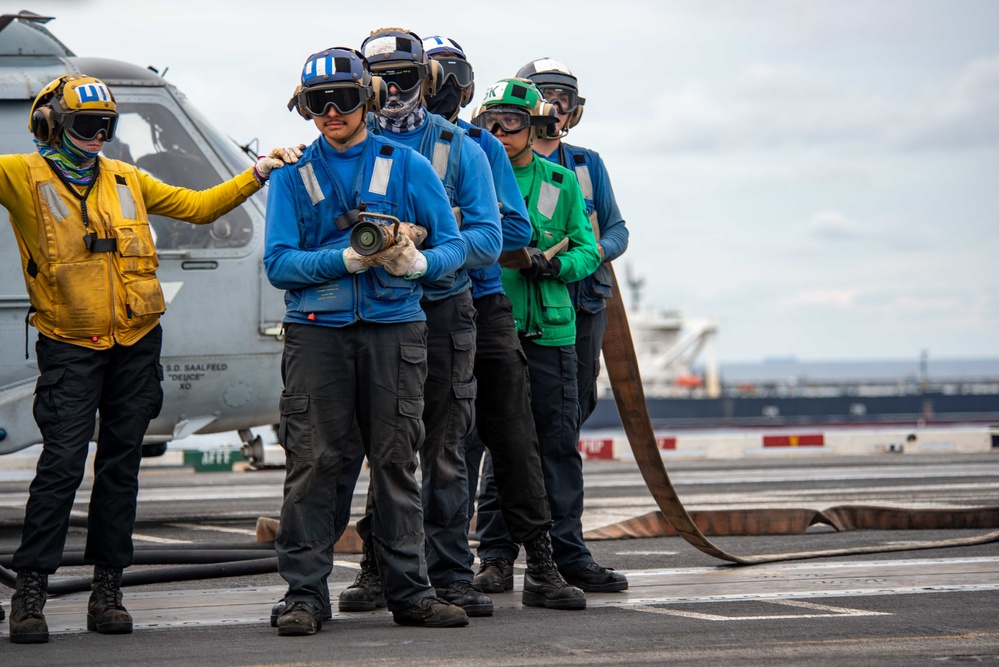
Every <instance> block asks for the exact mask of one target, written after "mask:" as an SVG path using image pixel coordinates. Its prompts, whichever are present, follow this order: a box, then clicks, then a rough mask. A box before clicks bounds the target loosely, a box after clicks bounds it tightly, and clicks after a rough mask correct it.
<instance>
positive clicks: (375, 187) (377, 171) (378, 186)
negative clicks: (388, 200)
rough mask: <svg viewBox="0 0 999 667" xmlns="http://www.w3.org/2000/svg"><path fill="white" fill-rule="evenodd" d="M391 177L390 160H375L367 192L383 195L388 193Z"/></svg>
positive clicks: (380, 158)
mask: <svg viewBox="0 0 999 667" xmlns="http://www.w3.org/2000/svg"><path fill="white" fill-rule="evenodd" d="M390 176H392V160H390V159H389V158H384V157H376V158H375V167H374V169H372V170H371V183H370V184H368V192H373V193H374V194H376V195H384V194H385V193H386V192H388V184H389V177H390Z"/></svg>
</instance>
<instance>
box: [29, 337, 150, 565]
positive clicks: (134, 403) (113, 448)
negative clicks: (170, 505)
mask: <svg viewBox="0 0 999 667" xmlns="http://www.w3.org/2000/svg"><path fill="white" fill-rule="evenodd" d="M162 343H163V330H162V329H161V328H160V326H159V325H157V326H156V328H155V329H153V330H152V331H150V332H149V333H148V334H146V335H145V336H144V337H143V338H142V339H141V340H139V341H138V342H136V343H135V344H134V345H131V346H128V347H126V346H124V345H115V346H114V347H112V348H110V349H107V350H92V349H90V348H85V347H80V346H79V345H73V344H71V343H64V342H61V341H57V340H53V339H51V338H48V337H46V336H43V335H39V337H38V342H37V344H36V345H35V350H36V353H37V356H38V370H39V372H40V376H39V378H38V383H37V385H36V387H35V403H34V414H35V422H36V423H37V424H38V428H39V430H40V431H41V433H42V439H43V444H42V454H41V456H40V457H39V459H38V468H37V471H36V473H35V478H34V480H33V481H32V482H31V487H30V489H29V492H28V494H29V495H28V504H27V507H26V508H25V513H24V527H23V529H22V533H21V546H20V547H18V549H17V551H16V552H15V553H14V558H13V561H12V567H13V569H14V570H16V571H27V570H34V571H38V572H41V573H43V574H52V573H53V572H55V571H56V568H57V567H59V563H60V562H61V561H62V551H63V547H64V546H65V545H66V533H67V531H68V530H69V515H70V511H71V510H72V509H73V499H74V498H75V496H76V491H77V489H78V488H79V487H80V483H81V482H82V481H83V474H84V470H85V468H86V465H87V454H88V450H89V444H90V441H91V440H92V439H93V436H94V430H95V427H96V413H97V411H98V410H100V415H101V421H100V432H99V433H98V434H97V453H96V458H95V459H94V486H93V489H92V490H91V492H90V509H89V512H88V515H87V545H86V550H85V553H84V559H85V560H86V562H87V563H93V564H94V565H102V566H104V567H113V568H118V567H121V568H124V567H128V566H129V565H131V564H132V529H133V527H134V525H135V508H136V496H137V494H138V492H139V464H140V462H141V460H142V438H143V436H144V435H145V433H146V428H148V426H149V422H150V420H152V419H153V418H154V417H156V416H157V415H158V414H159V412H160V407H162V405H163V388H162V385H161V381H162V379H163V369H162V367H161V366H160V348H161V346H162Z"/></svg>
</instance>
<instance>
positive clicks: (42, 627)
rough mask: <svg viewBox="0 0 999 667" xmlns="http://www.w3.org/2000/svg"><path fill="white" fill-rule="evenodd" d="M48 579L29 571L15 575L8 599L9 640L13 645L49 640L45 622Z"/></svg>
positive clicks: (45, 576) (38, 573)
mask: <svg viewBox="0 0 999 667" xmlns="http://www.w3.org/2000/svg"><path fill="white" fill-rule="evenodd" d="M48 586H49V577H48V575H47V574H42V573H41V572H32V571H30V570H28V571H24V572H18V573H17V584H16V588H15V589H14V595H12V596H11V598H10V640H11V641H12V642H14V643H15V644H41V643H43V642H47V641H48V640H49V625H48V623H46V622H45V614H43V613H42V609H43V608H44V607H45V598H46V592H45V591H46V589H47V588H48Z"/></svg>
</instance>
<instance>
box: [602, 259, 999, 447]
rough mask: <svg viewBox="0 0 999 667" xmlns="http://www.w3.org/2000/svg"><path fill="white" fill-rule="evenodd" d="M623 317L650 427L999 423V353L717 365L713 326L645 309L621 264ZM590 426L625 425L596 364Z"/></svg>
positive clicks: (637, 285)
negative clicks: (626, 305) (626, 302)
mask: <svg viewBox="0 0 999 667" xmlns="http://www.w3.org/2000/svg"><path fill="white" fill-rule="evenodd" d="M626 275H627V281H628V287H629V289H630V292H631V308H630V309H629V311H628V323H629V325H630V328H631V334H632V338H633V340H634V343H635V354H636V356H637V358H638V367H639V369H640V371H641V374H642V384H643V386H644V390H645V397H646V402H647V404H648V408H649V416H650V417H651V419H652V425H653V427H654V428H656V429H660V430H664V429H692V428H694V429H713V428H746V427H792V426H849V425H855V426H862V425H863V426H871V425H874V426H898V425H911V426H926V425H943V424H975V423H996V424H999V359H960V360H936V359H935V360H934V361H933V363H932V364H931V363H930V361H929V358H928V354H927V353H926V352H924V353H923V354H922V355H921V357H920V358H919V359H918V360H912V361H903V360H899V361H851V362H803V361H797V360H796V359H793V358H788V359H773V360H767V361H764V362H761V363H726V364H724V365H719V363H718V360H717V356H716V349H715V342H716V338H717V335H718V324H717V323H716V322H714V321H712V320H706V319H686V318H684V317H683V316H682V315H681V314H680V313H679V312H678V311H675V310H674V311H657V310H654V309H643V308H642V307H641V299H640V297H641V287H642V283H643V281H641V280H639V279H636V278H634V277H633V276H632V274H631V271H630V269H629V270H627V271H626ZM597 387H598V396H599V399H598V401H597V407H596V409H595V410H594V412H593V414H592V415H591V416H590V418H589V419H588V420H587V421H586V423H585V424H584V425H583V427H584V429H586V430H603V429H619V428H621V420H620V417H619V416H618V412H617V406H616V405H615V403H614V396H613V393H612V392H611V388H610V385H609V383H608V382H607V377H606V373H604V372H601V375H600V377H599V379H598V383H597Z"/></svg>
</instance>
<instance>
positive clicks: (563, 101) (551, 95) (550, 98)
mask: <svg viewBox="0 0 999 667" xmlns="http://www.w3.org/2000/svg"><path fill="white" fill-rule="evenodd" d="M538 88H539V89H540V90H541V94H542V95H544V96H545V101H546V102H548V103H549V104H554V105H555V107H556V108H557V109H558V112H559V113H560V114H563V115H564V114H567V113H570V112H572V111H575V110H576V107H578V106H579V93H577V92H576V91H575V90H573V89H572V88H567V87H565V86H553V85H548V86H538Z"/></svg>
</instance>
